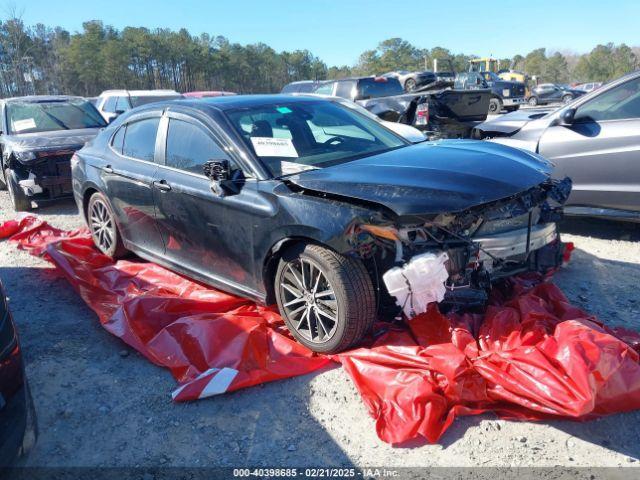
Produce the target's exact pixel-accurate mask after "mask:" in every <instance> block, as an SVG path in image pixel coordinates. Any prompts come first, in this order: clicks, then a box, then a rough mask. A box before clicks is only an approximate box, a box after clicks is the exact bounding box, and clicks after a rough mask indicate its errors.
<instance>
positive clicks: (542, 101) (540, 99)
mask: <svg viewBox="0 0 640 480" xmlns="http://www.w3.org/2000/svg"><path fill="white" fill-rule="evenodd" d="M585 93H587V92H586V91H584V90H579V89H577V88H568V87H565V86H563V85H557V84H555V83H541V84H540V85H538V86H537V87H534V88H533V89H532V90H531V94H530V95H529V97H528V98H527V103H528V104H529V105H530V106H532V107H535V106H537V105H546V104H549V103H559V102H562V103H569V102H570V101H571V100H574V99H576V98H578V97H581V96H582V95H584V94H585Z"/></svg>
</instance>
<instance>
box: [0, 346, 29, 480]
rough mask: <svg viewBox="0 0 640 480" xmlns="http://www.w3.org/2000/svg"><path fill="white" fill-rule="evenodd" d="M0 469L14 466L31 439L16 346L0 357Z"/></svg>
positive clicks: (27, 408) (27, 391) (20, 360)
mask: <svg viewBox="0 0 640 480" xmlns="http://www.w3.org/2000/svg"><path fill="white" fill-rule="evenodd" d="M0 382H2V385H0V388H1V393H0V472H2V469H3V468H8V467H11V466H13V465H15V463H16V461H17V460H18V459H19V458H20V457H21V456H22V455H23V454H25V453H26V452H27V451H28V450H29V449H30V448H31V446H33V443H34V442H35V438H36V434H37V427H36V420H35V418H36V417H35V409H34V407H33V400H32V398H31V392H30V390H29V386H28V384H27V382H26V380H25V377H24V368H23V365H22V358H21V355H20V349H19V347H17V346H16V348H15V349H14V351H13V352H11V354H10V355H9V356H8V357H7V358H5V359H4V360H2V365H1V366H0Z"/></svg>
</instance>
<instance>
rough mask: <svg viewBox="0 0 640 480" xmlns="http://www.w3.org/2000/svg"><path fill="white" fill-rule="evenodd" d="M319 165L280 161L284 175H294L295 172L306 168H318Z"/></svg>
mask: <svg viewBox="0 0 640 480" xmlns="http://www.w3.org/2000/svg"><path fill="white" fill-rule="evenodd" d="M317 169H318V168H317V167H314V166H311V165H303V164H301V163H295V162H287V161H286V160H283V161H281V162H280V170H282V175H293V174H294V173H300V172H304V171H305V170H317Z"/></svg>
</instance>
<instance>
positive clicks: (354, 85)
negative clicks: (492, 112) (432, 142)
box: [285, 77, 491, 138]
mask: <svg viewBox="0 0 640 480" xmlns="http://www.w3.org/2000/svg"><path fill="white" fill-rule="evenodd" d="M440 83H441V82H436V84H435V85H432V86H430V87H427V88H426V89H425V88H423V89H420V88H418V89H416V90H415V91H413V92H411V93H405V92H404V88H403V87H402V85H401V84H400V82H399V81H398V80H397V79H395V78H385V77H356V78H345V79H340V80H329V81H326V82H323V83H320V84H319V85H318V86H317V87H316V89H315V90H314V91H313V93H314V94H316V95H326V96H334V97H342V98H346V99H348V100H351V101H353V102H356V103H358V104H359V105H361V106H363V107H364V108H366V109H367V110H369V111H370V112H371V113H374V114H376V115H378V116H379V117H380V118H381V119H383V120H386V121H389V122H401V123H405V124H407V125H412V126H414V127H416V128H418V129H420V130H422V131H423V132H425V134H427V136H428V137H429V138H468V137H469V136H470V134H471V130H472V128H473V127H474V126H475V125H477V124H478V123H480V122H483V121H484V120H486V118H487V112H488V110H489V100H490V98H491V92H490V90H479V89H474V90H452V89H449V88H442V85H440ZM444 83H445V84H447V85H449V86H450V82H448V83H447V82H444ZM285 88H286V87H285Z"/></svg>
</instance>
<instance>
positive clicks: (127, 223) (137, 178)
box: [101, 111, 164, 255]
mask: <svg viewBox="0 0 640 480" xmlns="http://www.w3.org/2000/svg"><path fill="white" fill-rule="evenodd" d="M161 115H162V112H161V111H154V112H145V114H143V115H140V116H136V117H133V118H132V119H131V120H130V121H128V122H127V123H125V124H123V125H122V126H121V127H120V128H119V129H118V130H116V132H115V133H114V135H113V137H112V138H111V140H110V142H111V143H110V149H111V152H110V155H109V157H108V159H107V162H106V164H105V166H104V167H103V168H102V172H101V176H102V179H103V182H104V185H105V187H106V192H105V193H106V194H107V196H108V197H109V200H110V201H111V205H112V207H113V209H114V213H115V214H116V217H117V219H118V226H119V228H120V231H121V233H122V236H123V238H124V239H125V241H126V242H127V243H128V244H129V245H127V246H128V247H132V246H133V247H134V249H137V250H141V251H143V252H146V253H150V254H152V255H160V254H162V253H163V251H164V244H163V243H162V238H161V237H160V232H159V230H158V228H157V226H156V221H155V209H154V204H153V194H152V190H151V187H152V182H153V180H154V177H155V174H156V170H157V169H158V165H157V163H156V162H155V157H156V147H157V145H156V140H157V132H158V125H159V123H160V118H161Z"/></svg>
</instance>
